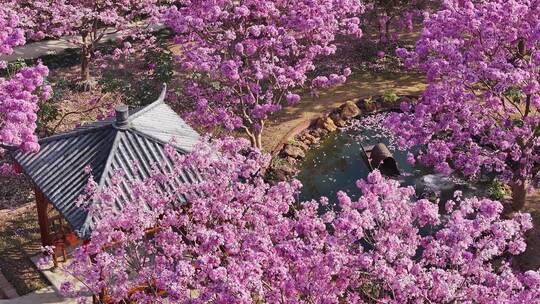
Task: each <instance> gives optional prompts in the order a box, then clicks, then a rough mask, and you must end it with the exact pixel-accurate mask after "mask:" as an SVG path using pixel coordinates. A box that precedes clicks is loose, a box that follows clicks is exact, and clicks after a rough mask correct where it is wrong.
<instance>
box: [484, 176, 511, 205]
mask: <svg viewBox="0 0 540 304" xmlns="http://www.w3.org/2000/svg"><path fill="white" fill-rule="evenodd" d="M506 194H507V193H506V188H505V186H504V184H503V183H502V182H501V181H498V180H494V181H493V182H492V183H491V184H490V185H489V187H488V195H489V197H490V198H491V199H493V200H497V201H500V200H502V199H503V198H504V197H505V195H506Z"/></svg>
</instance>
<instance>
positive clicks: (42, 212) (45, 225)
mask: <svg viewBox="0 0 540 304" xmlns="http://www.w3.org/2000/svg"><path fill="white" fill-rule="evenodd" d="M34 193H35V195H36V206H37V214H38V222H39V230H40V234H41V244H42V245H43V246H50V245H52V243H51V236H50V234H49V216H48V215H47V205H48V203H47V200H46V199H45V196H44V195H43V193H42V192H41V191H40V190H39V189H37V188H34Z"/></svg>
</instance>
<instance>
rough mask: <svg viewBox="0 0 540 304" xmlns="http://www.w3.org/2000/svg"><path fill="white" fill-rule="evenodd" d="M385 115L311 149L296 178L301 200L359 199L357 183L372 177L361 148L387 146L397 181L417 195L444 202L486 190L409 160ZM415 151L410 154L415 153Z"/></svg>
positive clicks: (364, 119)
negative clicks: (385, 125)
mask: <svg viewBox="0 0 540 304" xmlns="http://www.w3.org/2000/svg"><path fill="white" fill-rule="evenodd" d="M385 117H386V114H375V115H370V116H364V117H362V118H360V119H358V120H356V121H354V122H353V125H352V126H351V127H348V128H345V129H344V130H341V131H337V132H334V133H332V134H330V135H328V136H327V137H325V138H324V139H323V140H322V141H321V143H320V145H319V146H318V147H314V148H312V149H310V150H309V151H308V152H307V153H306V158H305V159H304V160H303V161H302V163H301V164H300V166H299V169H300V172H299V174H298V175H297V177H296V178H297V179H298V180H300V181H301V182H302V184H303V187H302V190H301V193H300V199H301V201H304V200H311V199H318V198H319V197H321V196H326V197H328V198H329V199H330V201H335V197H336V193H337V192H338V191H340V190H342V191H345V192H347V193H348V194H349V196H351V197H352V198H358V197H359V196H360V194H361V193H360V190H359V189H358V188H357V187H356V181H357V180H359V179H365V178H366V177H367V176H368V174H369V172H370V171H369V168H368V166H367V164H366V163H365V162H364V161H363V160H362V158H361V149H362V146H363V147H364V148H365V147H368V146H372V145H375V144H377V143H384V144H386V145H387V147H388V148H389V149H390V151H391V152H392V154H393V155H394V158H395V160H396V162H397V165H398V168H399V169H400V171H401V175H400V176H399V177H397V179H398V180H399V181H400V182H401V184H402V185H403V186H413V187H414V188H415V189H416V194H417V196H419V197H421V196H426V195H427V194H428V193H430V194H435V193H436V194H437V195H438V197H439V198H440V199H441V202H445V201H446V200H448V199H450V198H452V197H453V193H454V191H455V190H461V191H462V192H463V194H464V195H465V196H470V195H479V194H481V193H480V192H481V190H480V189H483V187H475V186H473V185H470V184H467V183H465V182H464V181H462V180H459V179H457V178H451V177H446V176H443V175H441V174H435V173H434V172H433V171H431V170H429V169H427V168H424V167H421V166H418V165H415V166H411V165H410V164H409V162H408V161H407V151H403V150H399V149H397V148H396V145H395V144H394V142H393V139H392V136H391V135H390V134H389V132H388V131H386V130H385V129H384V128H383V127H382V121H383V120H384V118H385ZM414 150H415V149H412V150H411V151H410V152H412V153H414V152H415V151H414Z"/></svg>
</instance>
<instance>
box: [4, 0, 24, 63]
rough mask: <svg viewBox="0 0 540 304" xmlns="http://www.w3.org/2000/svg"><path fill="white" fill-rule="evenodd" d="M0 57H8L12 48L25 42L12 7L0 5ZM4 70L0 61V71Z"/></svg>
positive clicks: (18, 19)
mask: <svg viewBox="0 0 540 304" xmlns="http://www.w3.org/2000/svg"><path fill="white" fill-rule="evenodd" d="M0 28H1V29H2V30H1V31H0V55H1V54H6V55H10V54H11V53H13V47H15V46H19V45H23V44H24V43H25V42H26V39H25V37H24V31H23V30H22V29H21V28H20V18H19V16H18V14H17V12H16V11H15V10H14V9H13V7H12V6H10V5H8V4H7V3H6V4H5V5H4V4H2V5H0ZM4 68H6V62H4V61H2V60H0V69H4Z"/></svg>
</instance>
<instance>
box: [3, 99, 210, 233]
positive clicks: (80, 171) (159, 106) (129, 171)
mask: <svg viewBox="0 0 540 304" xmlns="http://www.w3.org/2000/svg"><path fill="white" fill-rule="evenodd" d="M164 98H165V89H164V90H163V92H162V94H161V96H160V97H159V99H158V100H157V101H155V102H154V103H152V104H150V105H148V106H146V107H144V108H142V109H138V110H136V111H130V112H131V113H130V116H129V118H128V120H127V125H126V126H125V127H120V126H119V125H117V124H116V120H115V119H114V118H109V119H106V120H104V121H100V122H96V123H91V124H88V125H85V126H82V127H80V128H77V129H75V130H73V131H70V132H66V133H62V134H58V135H54V136H51V137H48V138H44V139H42V140H40V142H39V143H40V145H41V149H40V151H39V152H38V153H22V152H20V151H15V152H13V154H14V157H15V159H16V161H17V162H18V163H19V165H21V167H22V168H23V170H24V172H25V173H26V174H27V175H28V176H29V177H30V178H31V179H32V181H33V182H34V183H35V184H36V186H37V187H38V188H39V189H40V190H41V191H42V192H43V194H44V195H45V197H46V198H47V200H48V201H49V202H50V203H51V204H53V205H54V207H56V209H57V210H58V211H59V212H60V213H61V214H62V215H63V216H64V218H65V219H66V220H67V221H68V222H69V223H70V224H71V226H72V228H73V230H74V231H75V232H76V233H77V234H78V236H79V237H81V238H87V237H88V236H89V234H90V232H91V229H92V225H93V221H94V219H92V218H90V217H89V216H88V212H87V211H86V210H85V209H84V208H81V207H78V206H76V201H77V198H78V197H79V196H80V195H81V194H84V191H85V187H86V185H87V183H88V178H89V174H87V173H86V172H85V167H86V166H90V168H91V169H92V175H93V177H94V179H95V180H96V182H98V183H99V185H100V187H107V186H109V185H110V182H111V177H112V175H113V173H114V172H115V171H117V170H122V171H124V174H125V176H126V177H127V178H128V179H134V178H135V179H142V178H145V177H148V176H149V174H150V170H151V169H152V165H153V164H157V163H163V161H164V160H166V156H165V152H164V148H165V145H166V144H167V143H172V145H173V146H174V147H175V148H176V149H177V150H178V151H179V152H181V153H188V152H191V151H192V150H193V148H194V145H195V144H196V143H197V141H198V139H199V135H198V134H197V132H195V131H194V130H193V129H192V128H191V127H190V126H189V125H187V124H186V123H185V122H184V121H183V120H182V119H181V118H180V117H179V116H178V115H177V114H176V113H175V112H174V111H173V110H172V109H171V108H170V107H169V106H168V105H167V104H165V103H164ZM134 164H137V166H135V165H134ZM135 167H138V169H137V170H136V169H134V168H135ZM160 169H162V170H166V168H160ZM191 178H193V176H192V175H191V174H188V173H186V174H185V176H180V177H179V179H181V180H184V179H191ZM122 189H124V192H123V193H121V200H119V201H117V202H116V207H117V208H122V201H125V199H126V198H127V196H128V194H127V191H126V190H125V189H126V188H125V185H123V186H122Z"/></svg>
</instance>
